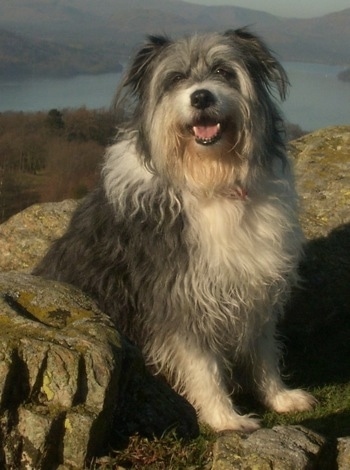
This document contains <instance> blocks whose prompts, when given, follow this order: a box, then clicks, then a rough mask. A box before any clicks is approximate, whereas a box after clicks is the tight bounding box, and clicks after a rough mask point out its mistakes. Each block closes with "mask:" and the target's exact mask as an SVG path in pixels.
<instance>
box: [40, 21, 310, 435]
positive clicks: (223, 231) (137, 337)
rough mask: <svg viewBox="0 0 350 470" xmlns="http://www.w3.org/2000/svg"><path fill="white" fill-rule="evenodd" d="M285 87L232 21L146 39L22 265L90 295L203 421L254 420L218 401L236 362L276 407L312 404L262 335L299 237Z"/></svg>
mask: <svg viewBox="0 0 350 470" xmlns="http://www.w3.org/2000/svg"><path fill="white" fill-rule="evenodd" d="M286 87H287V77H286V74H285V72H284V70H283V68H282V67H281V65H280V64H279V63H278V62H277V61H276V59H275V58H274V57H273V55H272V54H271V53H270V51H269V50H268V49H267V48H266V46H265V45H264V44H263V43H262V41H261V40H260V39H258V38H257V37H256V36H254V35H253V34H251V33H249V32H248V31H247V30H236V31H228V32H226V33H225V34H208V35H195V36H192V37H189V38H185V39H180V40H177V41H172V40H170V39H168V38H166V37H150V38H149V42H148V43H147V44H145V45H144V46H143V47H142V48H141V49H140V51H139V52H138V54H137V55H136V57H135V59H134V60H133V62H132V63H131V65H130V68H129V69H128V70H127V72H126V74H125V76H124V79H123V80H122V82H121V85H120V87H119V90H118V92H117V96H116V110H117V113H118V115H119V116H123V122H122V123H121V124H120V126H119V129H118V135H117V140H116V143H115V144H114V145H112V146H111V147H110V148H109V149H108V150H107V153H106V158H105V163H104V167H103V171H102V179H101V183H100V184H99V186H98V187H97V189H96V190H95V191H94V192H92V193H91V194H90V195H89V196H88V197H87V198H86V199H84V201H83V202H82V203H81V205H80V207H79V208H78V210H77V211H76V213H75V214H74V216H73V218H72V221H71V224H70V227H69V229H68V231H67V233H66V234H65V235H64V236H63V237H62V238H61V239H59V240H57V241H56V242H55V243H54V244H53V246H52V247H51V249H50V250H49V252H48V254H47V255H46V256H45V258H44V259H43V260H42V262H41V263H40V265H39V266H38V267H37V268H36V270H35V273H36V274H38V275H42V276H46V277H48V278H52V279H58V280H61V281H66V282H70V283H72V284H74V285H76V286H78V287H80V288H81V289H83V290H84V291H86V292H88V293H89V294H90V295H92V296H93V297H94V298H95V299H96V300H97V302H98V304H99V305H100V307H101V309H102V310H104V311H105V312H107V313H108V314H109V315H110V316H111V317H112V319H113V320H114V321H115V324H116V326H117V327H118V328H119V329H120V330H121V331H122V332H124V333H125V334H126V335H128V336H129V337H130V338H131V339H132V340H134V341H135V342H136V343H137V344H138V345H139V346H140V348H141V349H142V351H143V353H144V355H145V358H146V360H147V362H148V363H149V364H152V365H153V366H154V367H155V368H156V369H157V370H158V371H159V372H161V373H164V374H165V375H166V376H167V377H168V379H169V381H170V382H171V383H172V384H173V386H174V387H175V389H177V390H178V391H179V392H180V393H183V394H184V395H185V396H186V397H187V398H188V399H189V401H190V402H191V403H192V404H193V405H194V406H195V408H196V409H197V410H198V414H199V418H200V419H202V420H203V421H205V422H207V423H208V424H210V425H211V426H212V427H213V428H215V429H218V430H223V429H236V430H243V431H252V430H254V429H256V428H257V427H258V421H257V420H256V419H254V418H252V417H251V416H249V415H245V416H241V415H239V414H238V413H237V411H236V410H235V409H234V408H233V406H232V403H231V398H230V394H231V392H232V391H234V390H235V389H236V388H237V387H238V386H239V376H240V375H239V372H238V371H242V370H243V371H244V376H245V378H246V379H247V382H248V383H249V384H250V386H251V387H252V389H253V390H254V392H255V393H256V395H257V396H258V398H259V399H261V400H262V401H263V402H264V403H265V404H266V405H267V406H268V407H270V408H272V409H275V410H276V411H279V412H284V411H294V410H304V409H309V408H310V407H311V406H312V404H313V398H312V397H311V396H310V395H308V394H307V393H306V392H303V391H301V390H289V389H288V388H287V387H286V386H285V385H284V384H283V382H282V381H281V379H280V376H279V373H278V361H279V347H278V344H277V342H276V340H275V327H276V323H277V320H278V317H279V315H280V314H281V312H282V310H283V306H284V303H285V301H286V299H287V298H288V295H289V292H290V287H291V285H293V284H294V283H295V282H296V281H297V274H296V269H297V264H298V260H299V256H300V252H301V244H302V234H301V231H300V228H299V224H298V220H297V215H296V196H295V192H294V187H293V179H292V177H291V172H290V165H289V162H288V160H287V158H286V153H285V147H284V143H283V126H282V119H281V117H280V113H279V111H278V108H277V106H276V104H275V100H274V99H273V97H272V93H273V91H274V90H276V91H277V92H278V93H279V94H280V96H281V98H284V95H285V92H286ZM248 378H249V380H248Z"/></svg>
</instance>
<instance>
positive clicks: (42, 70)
mask: <svg viewBox="0 0 350 470" xmlns="http://www.w3.org/2000/svg"><path fill="white" fill-rule="evenodd" d="M121 69H122V67H121V65H120V64H119V62H118V61H117V59H116V56H115V57H114V60H113V62H111V61H110V60H107V57H103V56H102V57H101V54H99V53H98V51H97V50H93V48H91V47H90V48H88V47H85V48H82V47H77V46H76V47H72V46H67V45H64V44H57V43H54V42H52V41H47V40H43V39H37V38H30V37H25V36H21V35H19V34H15V33H9V32H8V31H4V30H0V77H11V76H17V77H20V76H28V75H32V76H35V75H45V76H71V75H76V74H80V73H89V74H90V73H91V74H94V73H101V72H110V71H111V72H112V71H120V70H121Z"/></svg>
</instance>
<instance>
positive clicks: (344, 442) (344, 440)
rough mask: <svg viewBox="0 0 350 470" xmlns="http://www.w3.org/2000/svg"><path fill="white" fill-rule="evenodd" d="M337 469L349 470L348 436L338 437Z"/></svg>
mask: <svg viewBox="0 0 350 470" xmlns="http://www.w3.org/2000/svg"><path fill="white" fill-rule="evenodd" d="M337 450H338V458H337V465H338V467H337V468H338V470H349V468H350V437H341V438H340V439H338V448H337Z"/></svg>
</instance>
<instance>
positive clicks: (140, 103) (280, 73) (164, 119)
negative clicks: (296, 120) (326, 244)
mask: <svg viewBox="0 0 350 470" xmlns="http://www.w3.org/2000/svg"><path fill="white" fill-rule="evenodd" d="M287 83H288V80H287V77H286V74H285V72H284V70H283V68H282V67H281V65H280V64H279V63H278V62H277V60H276V59H275V58H274V57H273V55H272V54H271V53H270V51H269V50H268V49H267V47H266V46H265V45H264V44H263V42H262V41H260V40H259V39H258V38H257V37H256V36H254V35H253V34H251V33H249V32H248V31H247V30H245V29H241V30H236V31H227V32H226V33H225V34H207V35H195V36H192V37H188V38H185V39H180V40H177V41H172V40H170V39H168V38H166V37H150V38H149V42H148V43H147V44H145V45H144V47H142V48H141V49H140V51H139V52H138V54H137V55H136V57H135V59H134V61H133V62H132V63H131V65H130V68H129V69H128V71H127V72H126V74H125V76H124V79H123V80H122V82H121V85H120V87H119V91H118V92H117V98H116V105H117V111H118V112H120V111H121V109H118V108H121V107H123V108H124V109H123V111H124V112H125V108H129V109H131V110H132V111H131V116H130V117H131V122H132V126H133V128H136V129H137V130H138V132H139V134H138V135H139V139H138V140H139V145H140V147H141V153H142V154H143V155H144V156H145V159H146V163H147V164H148V165H149V166H150V167H151V168H152V169H153V171H155V172H156V173H157V174H159V175H161V176H162V177H167V178H168V179H170V180H171V181H172V182H176V184H180V185H183V184H186V185H187V186H188V185H189V186H191V188H192V189H194V188H195V189H202V190H204V191H206V192H209V193H212V192H213V191H214V192H215V191H217V190H220V191H221V190H227V188H229V187H234V186H235V185H237V184H246V183H243V182H244V179H247V175H248V173H249V168H252V167H254V166H255V167H257V166H258V167H260V168H267V167H268V166H269V162H271V154H273V157H274V158H275V157H276V156H280V157H282V155H283V149H282V147H283V144H282V139H281V135H280V122H281V119H280V116H279V113H278V111H277V108H276V105H275V103H274V100H273V97H272V93H273V90H277V91H278V93H279V95H280V98H281V99H284V97H285V93H286V87H287Z"/></svg>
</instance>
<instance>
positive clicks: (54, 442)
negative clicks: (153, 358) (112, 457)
mask: <svg viewBox="0 0 350 470" xmlns="http://www.w3.org/2000/svg"><path fill="white" fill-rule="evenodd" d="M171 427H173V428H176V429H177V431H178V433H179V434H180V435H194V434H196V433H197V432H198V428H197V422H196V417H195V413H194V410H193V409H192V407H191V406H190V405H189V404H188V403H187V402H185V400H183V399H182V398H180V397H179V396H178V395H177V394H175V393H174V392H173V391H172V390H171V389H170V388H169V387H168V386H167V385H166V384H164V383H161V382H159V381H158V380H156V379H155V378H154V377H152V376H151V375H150V374H149V373H148V372H147V370H146V368H145V365H144V362H143V359H142V356H141V354H140V352H139V351H138V350H137V349H136V348H134V347H133V346H131V345H130V344H128V343H127V342H126V341H125V340H123V339H122V338H121V336H120V335H119V333H118V332H117V330H116V329H115V327H114V325H113V324H112V322H111V321H110V320H109V318H108V317H107V316H106V315H104V314H103V313H102V312H101V311H99V310H98V308H97V307H96V305H95V304H94V303H93V302H92V301H91V300H90V299H89V298H88V297H87V296H85V295H84V294H82V293H81V292H80V291H79V290H77V289H75V288H73V287H71V286H68V285H66V284H62V283H58V282H53V281H47V280H43V279H41V278H38V277H35V276H31V275H29V274H24V273H16V272H8V273H0V468H14V469H17V468H22V467H23V468H24V467H25V466H27V467H26V468H32V469H38V470H40V469H55V468H58V466H59V465H64V466H65V468H77V469H82V468H84V465H85V464H86V463H88V462H89V461H90V459H91V458H92V457H93V456H95V455H97V454H100V453H101V452H102V451H103V450H105V449H106V446H107V444H108V443H109V442H111V439H112V438H113V437H114V436H115V434H116V433H117V432H119V433H124V434H128V433H136V432H141V433H144V434H149V435H152V434H158V435H160V434H162V433H163V432H164V431H165V430H166V429H169V428H171ZM21 466H22V467H21Z"/></svg>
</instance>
